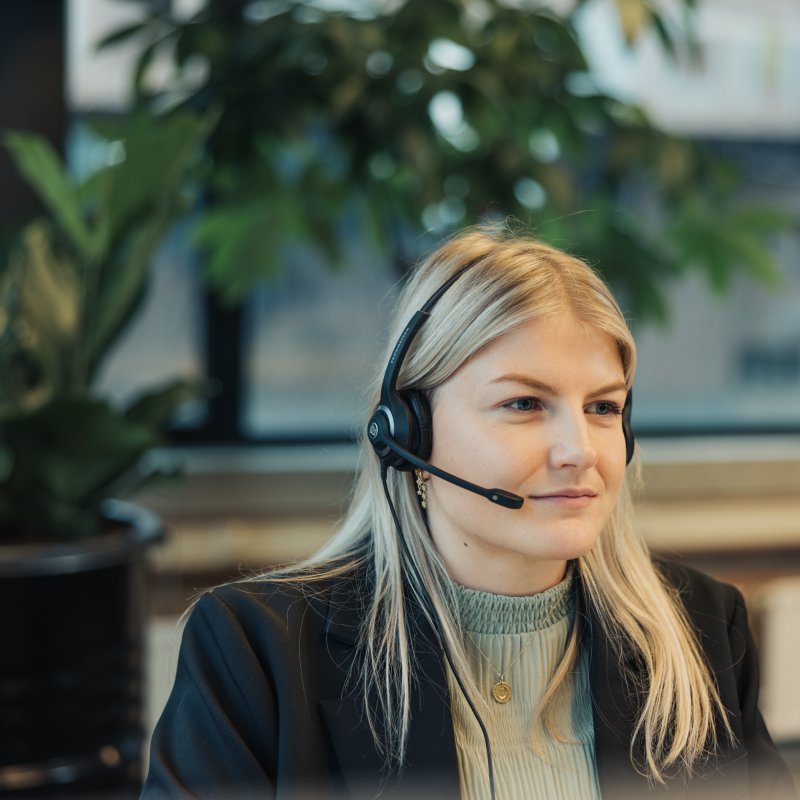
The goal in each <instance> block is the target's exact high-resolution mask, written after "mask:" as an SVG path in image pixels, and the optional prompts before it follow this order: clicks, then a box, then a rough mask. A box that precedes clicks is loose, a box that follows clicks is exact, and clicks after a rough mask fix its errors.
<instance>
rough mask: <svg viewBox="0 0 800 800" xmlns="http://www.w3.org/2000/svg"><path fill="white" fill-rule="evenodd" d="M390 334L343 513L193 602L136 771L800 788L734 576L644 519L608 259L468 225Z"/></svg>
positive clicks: (371, 790)
mask: <svg viewBox="0 0 800 800" xmlns="http://www.w3.org/2000/svg"><path fill="white" fill-rule="evenodd" d="M418 309H419V311H417V310H418ZM415 311H416V312H417V313H416V314H415V313H414V312H415ZM409 320H411V322H409ZM401 326H405V328H401ZM394 336H395V337H398V338H397V340H396V341H397V344H396V345H395V346H394V347H393V348H392V350H391V351H390V354H389V357H388V367H387V369H386V373H385V374H384V375H383V378H382V381H381V384H380V386H379V387H376V390H375V398H376V400H375V406H374V408H375V410H374V413H373V415H372V417H371V419H370V421H369V424H368V426H367V437H366V440H365V443H364V457H363V467H362V470H361V475H360V479H359V482H358V485H357V487H356V490H355V494H354V498H353V501H352V503H351V506H350V509H349V512H348V514H347V516H346V518H345V520H344V522H343V523H342V525H341V527H340V528H339V530H338V533H337V534H336V535H335V536H334V537H333V539H332V540H331V542H330V543H329V544H328V545H327V546H326V547H325V548H324V549H323V550H322V551H321V552H319V553H317V554H316V555H315V556H314V557H313V558H311V559H310V560H309V561H307V562H305V563H303V564H301V565H300V566H298V567H295V568H293V569H289V570H285V571H282V572H280V573H277V574H275V573H271V574H267V575H263V576H259V577H257V578H254V579H252V580H249V581H246V582H239V583H236V584H232V585H228V586H225V587H222V588H218V589H216V590H214V591H212V592H210V593H207V594H206V595H204V596H203V597H202V598H201V600H200V601H199V602H198V603H197V605H196V606H195V608H194V609H193V612H192V614H191V616H190V618H189V621H188V624H187V627H186V630H185V632H184V636H183V643H182V646H181V655H180V659H179V665H178V673H177V677H176V681H175V687H174V689H173V691H172V694H171V696H170V699H169V701H168V703H167V706H166V709H165V711H164V713H163V716H162V718H161V720H160V722H159V724H158V726H157V728H156V731H155V733H154V736H153V746H152V751H151V766H150V772H149V775H148V779H147V782H146V785H145V788H144V794H143V796H144V797H147V798H156V797H178V796H199V797H264V796H273V795H276V796H278V797H286V798H306V797H312V798H317V797H319V798H327V797H374V796H379V795H380V796H382V797H394V796H396V797H409V796H412V794H416V795H417V796H421V797H428V796H430V797H437V798H439V797H442V798H445V797H464V798H485V797H497V798H536V797H541V798H548V800H552V799H553V798H570V800H572V798H598V797H603V798H607V797H614V798H626V800H627V798H635V797H640V796H650V795H651V794H652V795H664V796H669V797H684V796H689V797H702V798H707V797H720V798H732V797H737V798H738V797H741V798H745V797H752V798H758V799H759V800H760V798H765V797H772V798H780V799H781V800H783V798H785V797H790V796H793V795H792V794H791V789H790V785H791V782H790V778H789V776H788V773H787V771H786V769H785V767H784V765H783V764H782V762H781V760H780V758H779V757H778V755H777V753H776V751H775V748H774V745H773V744H772V741H771V740H770V737H769V735H768V733H767V731H766V729H765V727H764V724H763V721H762V719H761V716H760V714H759V712H758V709H757V706H756V701H757V690H758V677H757V665H756V656H755V653H754V650H753V645H752V641H751V638H750V633H749V631H748V627H747V621H746V616H745V610H744V605H743V602H742V598H741V596H740V595H739V593H738V592H737V591H736V590H735V589H733V588H732V587H729V586H725V585H723V584H720V583H717V582H715V581H713V580H712V579H710V578H708V577H705V576H703V575H701V574H699V573H697V572H694V571H692V570H690V569H687V568H683V567H678V566H672V565H668V564H661V563H653V562H652V561H651V559H650V556H649V555H648V552H647V549H646V547H645V545H644V544H643V542H642V541H641V539H640V538H639V536H638V535H637V533H636V532H635V529H634V526H633V521H632V512H631V502H630V498H629V489H628V483H629V481H630V476H629V475H628V474H626V473H627V469H626V465H627V462H628V461H630V458H631V456H632V454H633V434H632V432H631V430H630V402H631V399H630V387H631V384H632V380H633V375H634V371H635V366H636V354H635V347H634V343H633V340H632V337H631V335H630V333H629V331H628V328H627V326H626V324H625V321H624V319H623V317H622V314H621V313H620V311H619V308H618V307H617V305H616V303H615V302H614V300H613V298H612V296H611V294H610V293H609V291H608V289H607V288H606V286H605V285H604V284H603V282H602V281H601V280H600V279H599V278H598V276H597V275H596V274H595V273H594V272H593V271H592V270H591V269H590V268H589V267H587V266H586V265H585V264H583V263H582V262H580V261H578V260H576V259H573V258H571V257H569V256H567V255H565V254H563V253H561V252H559V251H557V250H554V249H552V248H549V247H547V246H545V245H543V244H540V243H537V242H533V241H528V240H524V239H520V238H516V237H514V236H510V235H499V234H492V233H488V232H483V231H469V232H467V233H465V234H463V235H461V236H459V237H457V238H455V239H453V240H452V241H449V242H447V243H445V244H444V245H443V246H441V247H440V248H439V249H438V250H437V251H436V252H434V253H433V255H431V256H430V257H429V258H428V259H427V260H426V261H425V262H424V263H423V264H422V265H421V266H420V267H419V269H418V270H417V271H416V273H415V274H414V275H413V277H412V278H411V280H410V281H409V282H408V284H407V286H406V287H405V289H404V291H403V293H402V296H401V298H400V300H399V303H398V316H397V321H396V324H395V329H394ZM487 487H497V488H487Z"/></svg>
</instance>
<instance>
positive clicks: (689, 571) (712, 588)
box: [654, 559, 744, 620]
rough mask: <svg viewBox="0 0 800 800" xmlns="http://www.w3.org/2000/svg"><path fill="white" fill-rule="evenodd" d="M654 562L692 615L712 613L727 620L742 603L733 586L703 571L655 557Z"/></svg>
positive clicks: (738, 592)
mask: <svg viewBox="0 0 800 800" xmlns="http://www.w3.org/2000/svg"><path fill="white" fill-rule="evenodd" d="M654 565H655V568H656V570H657V571H658V572H659V573H660V574H661V575H662V576H663V577H664V578H665V580H666V581H667V583H668V584H669V585H670V586H671V587H672V588H673V589H675V590H676V591H677V593H678V595H679V596H680V598H681V601H682V602H683V604H684V606H685V607H686V610H687V611H688V612H689V613H690V614H692V615H693V616H695V615H697V614H702V615H704V616H705V615H708V614H713V615H715V616H717V615H719V616H721V617H723V618H724V619H726V620H731V619H732V618H733V616H734V615H735V613H736V611H737V609H738V608H740V607H742V606H743V605H744V600H743V598H742V594H741V592H740V591H739V590H738V589H737V588H736V587H735V586H732V585H731V584H729V583H725V582H723V581H720V580H717V579H716V578H712V577H711V576H710V575H707V574H706V573H705V572H701V571H700V570H698V569H695V568H693V567H689V566H687V565H685V564H679V563H676V562H674V561H668V560H666V559H656V560H655V561H654Z"/></svg>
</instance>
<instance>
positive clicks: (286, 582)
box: [187, 568, 365, 638]
mask: <svg viewBox="0 0 800 800" xmlns="http://www.w3.org/2000/svg"><path fill="white" fill-rule="evenodd" d="M364 587H365V580H364V577H363V575H362V574H361V572H360V571H359V570H358V568H353V569H349V570H347V571H344V572H338V573H336V574H329V573H314V572H311V571H307V572H298V573H296V574H294V575H292V574H285V575H283V576H280V577H277V576H266V577H263V578H254V579H248V580H240V581H234V582H231V583H227V584H223V585H221V586H217V587H215V588H213V589H211V590H209V591H207V592H206V593H205V594H203V595H202V596H201V597H200V599H199V600H198V601H197V603H196V604H195V606H194V608H193V609H192V612H191V614H190V615H189V619H188V621H187V628H191V627H193V626H195V627H197V626H199V627H201V628H202V627H205V626H206V625H207V626H208V627H209V628H212V629H219V628H220V627H227V628H230V627H235V628H237V629H239V630H241V631H242V632H244V633H247V632H248V631H250V630H253V631H258V632H259V634H260V635H263V633H264V632H265V631H268V630H271V631H272V632H273V634H276V633H277V634H284V635H288V636H294V635H298V634H299V632H300V631H301V630H302V631H304V632H305V633H306V634H312V635H314V633H315V632H316V633H319V632H323V631H324V632H326V633H327V632H328V630H329V628H330V626H331V624H332V623H333V622H335V621H336V620H337V619H338V618H340V617H342V616H343V615H346V616H348V617H350V618H352V617H354V616H355V617H356V618H357V617H359V616H360V612H361V611H362V609H363V607H364V592H365V588H364ZM259 638H260V637H259Z"/></svg>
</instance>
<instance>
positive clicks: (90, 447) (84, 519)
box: [0, 395, 159, 540]
mask: <svg viewBox="0 0 800 800" xmlns="http://www.w3.org/2000/svg"><path fill="white" fill-rule="evenodd" d="M0 436H2V440H3V442H4V444H5V447H6V448H7V449H9V450H10V451H11V452H12V453H13V458H14V462H13V466H12V469H11V472H10V474H9V475H8V476H7V477H6V480H5V481H3V482H2V483H0V513H3V512H5V514H4V517H5V518H4V526H11V527H13V528H14V529H15V530H16V531H17V536H18V538H26V539H33V538H49V539H51V540H52V539H54V540H58V539H62V540H69V539H75V538H82V537H85V536H89V535H92V534H94V533H96V532H97V525H98V521H99V516H98V507H99V501H100V499H101V498H102V497H103V496H104V493H105V492H106V491H107V490H108V489H109V487H111V486H113V484H114V483H115V482H116V481H118V480H119V479H120V477H121V476H122V475H124V474H125V473H127V472H128V471H130V470H131V469H133V467H134V466H135V465H136V463H137V461H138V460H139V458H140V457H141V456H142V454H143V453H145V452H146V451H147V450H148V449H149V448H151V447H153V446H155V445H156V444H158V441H159V440H158V437H157V435H156V434H155V433H154V432H153V431H152V430H151V429H149V428H147V427H145V426H143V425H140V424H137V423H134V422H131V421H130V420H128V419H126V418H125V417H124V416H123V415H122V414H120V413H119V412H118V411H116V410H115V409H113V408H112V407H111V406H109V405H108V404H107V403H105V402H104V401H102V400H97V399H94V398H91V397H88V396H86V395H72V396H59V397H56V398H53V399H52V400H51V401H50V402H48V403H46V404H45V405H43V406H42V407H40V408H38V409H36V410H35V411H34V412H33V413H30V414H19V415H17V416H16V417H12V418H7V419H5V420H3V422H2V430H1V431H0Z"/></svg>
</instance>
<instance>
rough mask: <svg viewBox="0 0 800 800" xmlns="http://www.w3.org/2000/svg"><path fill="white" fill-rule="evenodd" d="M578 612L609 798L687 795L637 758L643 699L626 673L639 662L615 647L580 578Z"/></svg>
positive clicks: (599, 755) (603, 786)
mask: <svg viewBox="0 0 800 800" xmlns="http://www.w3.org/2000/svg"><path fill="white" fill-rule="evenodd" d="M578 586H579V588H578V590H577V592H576V613H578V614H580V620H581V626H582V640H583V646H584V647H586V648H587V649H588V652H589V687H590V690H591V693H592V708H593V714H594V741H595V757H596V759H597V776H598V781H599V784H600V793H601V795H602V796H603V798H620V799H623V798H624V800H629V798H631V799H633V798H640V797H645V796H646V797H653V796H655V797H657V796H659V795H661V794H662V793H663V792H665V791H668V792H669V797H670V798H681V797H686V793H685V787H683V786H681V785H680V783H678V784H677V785H676V784H675V783H670V784H669V788H668V789H667V787H665V786H663V785H661V784H651V783H650V781H649V780H648V779H647V778H646V777H645V776H643V775H641V774H640V773H639V772H637V770H636V769H635V768H634V766H633V764H632V763H631V751H630V745H631V741H632V740H633V729H634V725H635V724H636V715H637V704H636V698H635V696H634V695H633V694H632V691H631V690H630V689H628V688H627V687H626V683H625V674H626V672H627V671H628V670H629V669H631V668H634V669H635V662H634V661H633V660H632V659H630V658H626V657H625V656H624V655H623V656H622V657H620V656H619V655H618V654H617V653H615V652H614V649H613V647H612V646H611V644H610V642H609V641H608V638H607V637H606V635H605V632H604V630H603V627H602V625H601V624H600V620H599V619H598V618H597V616H596V614H595V612H594V611H593V610H592V609H591V608H590V606H589V604H588V603H587V602H586V599H585V597H584V595H583V592H582V589H581V588H580V583H579V582H578Z"/></svg>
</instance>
